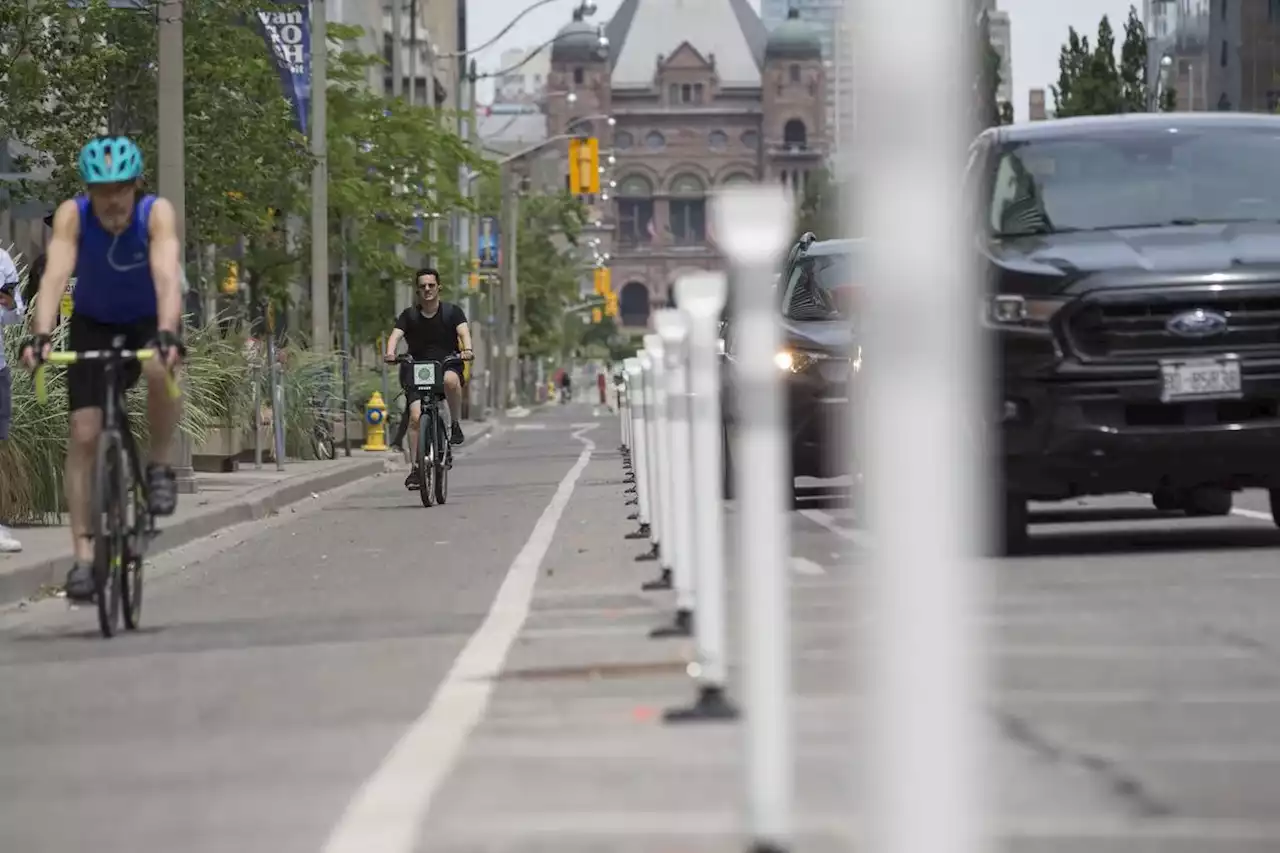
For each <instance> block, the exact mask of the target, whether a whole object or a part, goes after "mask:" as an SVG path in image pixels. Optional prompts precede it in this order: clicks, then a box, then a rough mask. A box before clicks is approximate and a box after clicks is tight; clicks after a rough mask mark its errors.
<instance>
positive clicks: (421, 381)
mask: <svg viewBox="0 0 1280 853" xmlns="http://www.w3.org/2000/svg"><path fill="white" fill-rule="evenodd" d="M413 384H414V386H415V387H418V388H434V387H435V384H436V365H435V362H427V363H426V364H415V365H414V366H413Z"/></svg>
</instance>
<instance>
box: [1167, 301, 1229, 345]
mask: <svg viewBox="0 0 1280 853" xmlns="http://www.w3.org/2000/svg"><path fill="white" fill-rule="evenodd" d="M1164 327H1165V328H1166V329H1168V330H1169V331H1170V332H1172V333H1173V334H1175V335H1177V336H1178V337H1180V338H1211V337H1213V336H1214V335H1220V334H1222V333H1223V332H1225V331H1226V330H1227V318H1226V317H1224V316H1222V315H1221V314H1219V313H1217V312H1216V311H1206V310H1204V309H1203V308H1196V309H1195V310H1194V311H1183V312H1182V313H1181V314H1175V315H1174V316H1173V317H1170V318H1169V322H1167V323H1165V324H1164Z"/></svg>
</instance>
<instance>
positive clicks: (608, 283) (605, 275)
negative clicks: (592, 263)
mask: <svg viewBox="0 0 1280 853" xmlns="http://www.w3.org/2000/svg"><path fill="white" fill-rule="evenodd" d="M610 293H613V272H612V271H611V270H610V269H609V268H608V267H601V268H600V295H601V296H607V295H608V294H610Z"/></svg>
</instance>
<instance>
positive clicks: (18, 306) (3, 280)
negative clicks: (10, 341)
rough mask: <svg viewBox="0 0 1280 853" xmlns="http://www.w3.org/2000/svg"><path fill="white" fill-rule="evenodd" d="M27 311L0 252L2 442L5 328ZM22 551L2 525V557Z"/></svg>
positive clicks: (8, 394)
mask: <svg viewBox="0 0 1280 853" xmlns="http://www.w3.org/2000/svg"><path fill="white" fill-rule="evenodd" d="M23 310H24V305H23V300H22V293H21V292H20V290H19V288H18V268H17V266H15V265H14V263H13V258H12V257H10V255H9V253H8V252H6V251H4V250H3V249H0V441H8V440H9V422H10V420H11V419H12V418H13V372H12V371H11V370H10V369H9V364H8V362H7V361H5V356H4V334H5V328H6V327H8V326H16V325H18V324H19V323H21V322H22V314H23ZM21 550H22V543H21V542H19V541H18V538H17V537H16V536H14V535H13V532H12V531H10V530H9V528H7V527H5V526H4V525H3V524H0V554H14V553H17V552H18V551H21Z"/></svg>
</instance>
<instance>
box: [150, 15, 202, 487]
mask: <svg viewBox="0 0 1280 853" xmlns="http://www.w3.org/2000/svg"><path fill="white" fill-rule="evenodd" d="M184 12H185V2H184V0H163V3H162V5H161V6H160V20H159V22H158V26H157V36H158V38H159V44H158V45H157V64H158V67H157V69H156V83H157V86H156V88H157V94H158V96H159V97H158V103H157V105H156V106H157V109H158V111H159V113H160V116H159V126H158V128H157V129H158V131H159V134H158V135H159V139H158V143H159V145H158V148H159V151H158V155H159V156H158V157H157V160H158V162H157V164H156V174H157V178H158V180H157V184H158V187H157V188H158V189H159V191H160V195H161V196H162V197H164V198H167V199H168V200H169V203H170V204H172V205H173V209H174V212H175V217H176V219H177V226H178V245H179V246H181V247H182V249H181V263H183V264H184V265H185V264H186V254H187V253H186V246H187V228H186V226H187V188H186V159H185V148H186V140H185V136H184V128H183V124H182V116H183V94H182V77H183V56H182V16H183V13H184ZM177 442H178V452H177V457H178V458H177V464H175V465H174V471H173V473H174V477H175V479H176V480H177V486H178V491H179V492H183V493H186V494H190V493H192V492H194V491H196V478H195V472H194V471H193V469H192V467H191V440H190V438H189V437H188V436H187V434H186V433H185V432H183V431H182V429H181V428H179V430H178V436H177Z"/></svg>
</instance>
